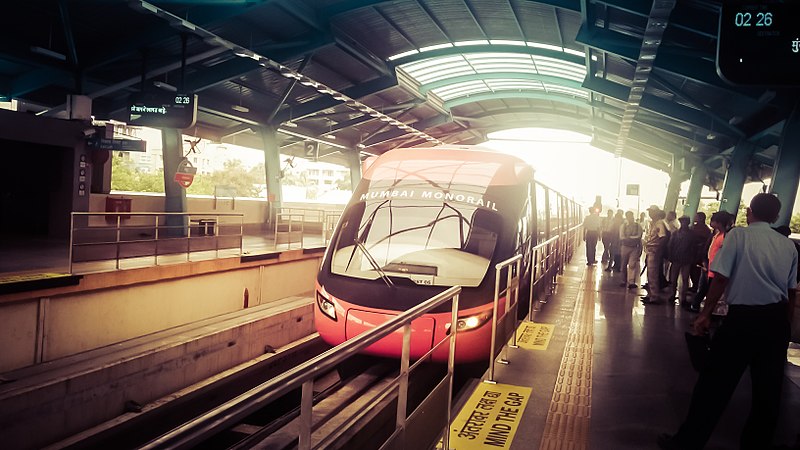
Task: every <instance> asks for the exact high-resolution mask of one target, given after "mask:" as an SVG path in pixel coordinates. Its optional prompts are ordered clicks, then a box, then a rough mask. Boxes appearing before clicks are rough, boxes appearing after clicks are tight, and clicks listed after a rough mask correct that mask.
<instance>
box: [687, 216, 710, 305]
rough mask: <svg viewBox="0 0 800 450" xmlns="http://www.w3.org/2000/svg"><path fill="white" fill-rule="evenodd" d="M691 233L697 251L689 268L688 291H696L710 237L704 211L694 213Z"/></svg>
mask: <svg viewBox="0 0 800 450" xmlns="http://www.w3.org/2000/svg"><path fill="white" fill-rule="evenodd" d="M692 233H694V235H695V236H696V237H697V239H696V240H695V243H696V244H697V251H696V252H695V260H694V263H693V264H692V268H691V269H690V270H689V278H690V279H691V280H692V287H691V289H690V291H691V292H694V293H697V288H698V287H699V285H700V275H701V273H702V272H703V269H702V267H703V262H704V261H705V259H706V258H707V256H708V244H709V242H710V238H711V228H709V227H708V225H706V213H704V212H698V213H697V214H695V215H694V223H693V224H692ZM686 305H687V306H688V305H689V303H686Z"/></svg>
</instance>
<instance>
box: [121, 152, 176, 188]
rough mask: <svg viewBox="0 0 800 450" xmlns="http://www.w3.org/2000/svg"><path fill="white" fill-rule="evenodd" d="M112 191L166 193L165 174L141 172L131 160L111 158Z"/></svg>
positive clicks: (159, 171) (160, 171)
mask: <svg viewBox="0 0 800 450" xmlns="http://www.w3.org/2000/svg"><path fill="white" fill-rule="evenodd" d="M111 189H114V190H117V191H133V192H164V172H163V171H162V170H158V171H157V172H155V173H147V172H139V171H137V170H135V169H134V168H133V167H132V163H131V161H130V160H126V159H125V158H121V157H118V156H112V158H111Z"/></svg>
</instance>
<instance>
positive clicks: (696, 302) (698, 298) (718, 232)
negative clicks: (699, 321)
mask: <svg viewBox="0 0 800 450" xmlns="http://www.w3.org/2000/svg"><path fill="white" fill-rule="evenodd" d="M733 221H734V217H733V214H731V213H729V212H727V211H717V212H715V213H714V214H712V215H711V228H712V229H713V230H714V234H713V235H712V237H711V242H710V243H709V244H708V258H707V259H706V261H707V263H706V265H705V267H704V268H703V271H704V272H705V280H704V279H702V278H701V279H700V286H699V287H698V289H697V294H695V296H694V299H693V300H692V304H691V305H690V306H689V309H690V310H691V311H693V312H699V311H700V304H701V303H702V302H703V299H704V298H705V297H706V293H707V292H708V288H709V286H711V280H712V279H713V278H714V272H712V271H711V269H709V267H710V266H711V263H712V262H714V257H715V256H716V255H717V252H718V251H719V249H720V248H721V247H722V242H723V241H724V240H725V234H726V233H727V232H728V231H730V229H731V227H733Z"/></svg>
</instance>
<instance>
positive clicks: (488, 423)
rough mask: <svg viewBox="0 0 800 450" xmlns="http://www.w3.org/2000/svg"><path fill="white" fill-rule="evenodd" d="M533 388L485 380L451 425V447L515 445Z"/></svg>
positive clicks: (477, 447)
mask: <svg viewBox="0 0 800 450" xmlns="http://www.w3.org/2000/svg"><path fill="white" fill-rule="evenodd" d="M530 397H531V388H529V387H523V386H512V385H510V384H499V383H498V384H488V383H481V384H480V385H478V388H477V389H475V391H473V392H472V395H470V397H469V400H467V402H466V403H465V404H464V407H463V408H461V411H459V413H458V416H457V417H456V419H455V420H454V421H453V423H452V425H451V428H450V448H454V449H458V450H472V449H487V448H502V449H508V448H511V442H513V441H514V434H515V433H516V432H517V429H518V428H519V424H520V420H521V419H522V414H523V413H524V412H525V406H526V405H527V404H528V399H529V398H530Z"/></svg>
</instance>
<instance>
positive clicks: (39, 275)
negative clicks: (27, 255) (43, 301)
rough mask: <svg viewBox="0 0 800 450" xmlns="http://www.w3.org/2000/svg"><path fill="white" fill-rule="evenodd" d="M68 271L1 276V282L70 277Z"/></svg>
mask: <svg viewBox="0 0 800 450" xmlns="http://www.w3.org/2000/svg"><path fill="white" fill-rule="evenodd" d="M68 276H70V274H68V273H28V274H22V275H8V276H4V277H0V284H9V283H20V282H23V281H33V280H46V279H48V278H61V277H68Z"/></svg>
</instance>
